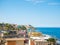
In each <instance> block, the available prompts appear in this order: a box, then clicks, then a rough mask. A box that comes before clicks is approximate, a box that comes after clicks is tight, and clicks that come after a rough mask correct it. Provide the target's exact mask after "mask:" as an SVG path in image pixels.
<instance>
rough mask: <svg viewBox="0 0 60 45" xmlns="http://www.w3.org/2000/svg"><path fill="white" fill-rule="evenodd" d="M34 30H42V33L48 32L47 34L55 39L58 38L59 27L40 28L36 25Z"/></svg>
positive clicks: (59, 35) (59, 33) (59, 36)
mask: <svg viewBox="0 0 60 45" xmlns="http://www.w3.org/2000/svg"><path fill="white" fill-rule="evenodd" d="M35 31H37V32H42V33H43V34H48V35H51V36H53V37H55V38H57V39H60V28H40V27H37V28H36V30H35Z"/></svg>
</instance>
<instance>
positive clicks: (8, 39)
mask: <svg viewBox="0 0 60 45" xmlns="http://www.w3.org/2000/svg"><path fill="white" fill-rule="evenodd" d="M6 40H7V41H15V40H25V38H7V39H6Z"/></svg>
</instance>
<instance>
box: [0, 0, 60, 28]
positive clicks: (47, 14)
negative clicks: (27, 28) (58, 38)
mask: <svg viewBox="0 0 60 45" xmlns="http://www.w3.org/2000/svg"><path fill="white" fill-rule="evenodd" d="M0 22H4V23H11V24H19V25H22V24H23V25H28V24H30V25H33V26H35V27H60V0H0Z"/></svg>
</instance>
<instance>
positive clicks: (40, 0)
mask: <svg viewBox="0 0 60 45" xmlns="http://www.w3.org/2000/svg"><path fill="white" fill-rule="evenodd" d="M25 1H29V2H32V3H43V2H45V1H44V0H25Z"/></svg>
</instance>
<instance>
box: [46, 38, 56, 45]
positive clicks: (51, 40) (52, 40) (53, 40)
mask: <svg viewBox="0 0 60 45" xmlns="http://www.w3.org/2000/svg"><path fill="white" fill-rule="evenodd" d="M47 41H48V42H50V44H51V43H53V45H55V42H56V39H55V38H49V39H48V40H47Z"/></svg>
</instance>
